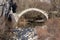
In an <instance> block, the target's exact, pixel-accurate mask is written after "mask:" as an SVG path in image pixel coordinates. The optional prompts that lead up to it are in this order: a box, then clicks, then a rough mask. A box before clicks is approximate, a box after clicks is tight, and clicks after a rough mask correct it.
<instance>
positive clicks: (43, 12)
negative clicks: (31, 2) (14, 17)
mask: <svg viewBox="0 0 60 40" xmlns="http://www.w3.org/2000/svg"><path fill="white" fill-rule="evenodd" d="M29 11H37V12H40V13H42V14H43V15H44V16H45V17H46V19H47V20H48V14H47V13H46V12H45V11H43V10H41V9H37V8H29V9H26V10H24V11H22V12H21V13H20V14H19V15H18V16H19V18H20V17H21V16H22V15H23V14H25V13H27V12H29Z"/></svg>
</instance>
